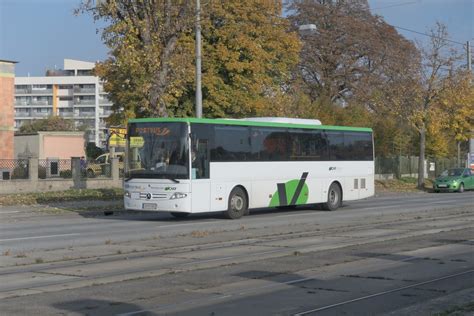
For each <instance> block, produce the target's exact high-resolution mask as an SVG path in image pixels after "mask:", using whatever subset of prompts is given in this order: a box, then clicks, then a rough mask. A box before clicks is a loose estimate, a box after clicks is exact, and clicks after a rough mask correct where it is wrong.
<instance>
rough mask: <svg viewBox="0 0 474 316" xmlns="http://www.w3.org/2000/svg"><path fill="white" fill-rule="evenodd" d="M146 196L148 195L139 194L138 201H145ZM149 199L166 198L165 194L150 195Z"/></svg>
mask: <svg viewBox="0 0 474 316" xmlns="http://www.w3.org/2000/svg"><path fill="white" fill-rule="evenodd" d="M147 194H148V193H143V192H140V199H147ZM151 198H152V199H166V198H167V196H166V193H152V194H151Z"/></svg>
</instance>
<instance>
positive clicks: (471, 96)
mask: <svg viewBox="0 0 474 316" xmlns="http://www.w3.org/2000/svg"><path fill="white" fill-rule="evenodd" d="M472 81H473V76H472V73H470V72H469V71H467V70H465V69H459V70H457V71H455V72H452V73H450V74H449V80H448V81H447V87H446V89H445V91H444V93H443V94H442V95H441V97H440V110H441V111H442V115H443V117H444V118H445V119H444V122H443V125H444V127H445V130H446V132H447V133H448V136H450V140H452V139H454V141H455V142H456V151H457V159H458V165H460V164H461V143H462V142H467V141H468V140H469V139H470V137H471V133H472V128H473V126H474V86H473V85H472Z"/></svg>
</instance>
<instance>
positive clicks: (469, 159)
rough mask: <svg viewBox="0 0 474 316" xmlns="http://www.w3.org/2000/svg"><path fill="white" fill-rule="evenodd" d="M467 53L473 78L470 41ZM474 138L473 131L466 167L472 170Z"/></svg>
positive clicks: (468, 64)
mask: <svg viewBox="0 0 474 316" xmlns="http://www.w3.org/2000/svg"><path fill="white" fill-rule="evenodd" d="M466 51H467V70H469V78H471V77H472V58H471V43H470V42H469V41H467V43H466ZM469 80H471V79H469ZM472 137H474V130H471V139H470V140H469V155H468V156H467V158H468V162H467V166H466V167H468V168H471V169H472V167H473V163H474V138H472Z"/></svg>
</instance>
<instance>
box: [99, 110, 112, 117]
mask: <svg viewBox="0 0 474 316" xmlns="http://www.w3.org/2000/svg"><path fill="white" fill-rule="evenodd" d="M112 113H114V111H102V112H100V116H105V117H109V116H110V115H112Z"/></svg>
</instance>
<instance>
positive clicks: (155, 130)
mask: <svg viewBox="0 0 474 316" xmlns="http://www.w3.org/2000/svg"><path fill="white" fill-rule="evenodd" d="M187 136H188V126H187V125H186V123H178V122H176V123H158V122H156V123H153V122H150V123H148V122H146V123H145V122H144V123H131V124H130V125H129V129H128V136H127V137H128V162H127V163H128V174H127V178H153V179H170V180H173V181H175V182H178V180H176V179H189V146H188V137H187Z"/></svg>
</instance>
